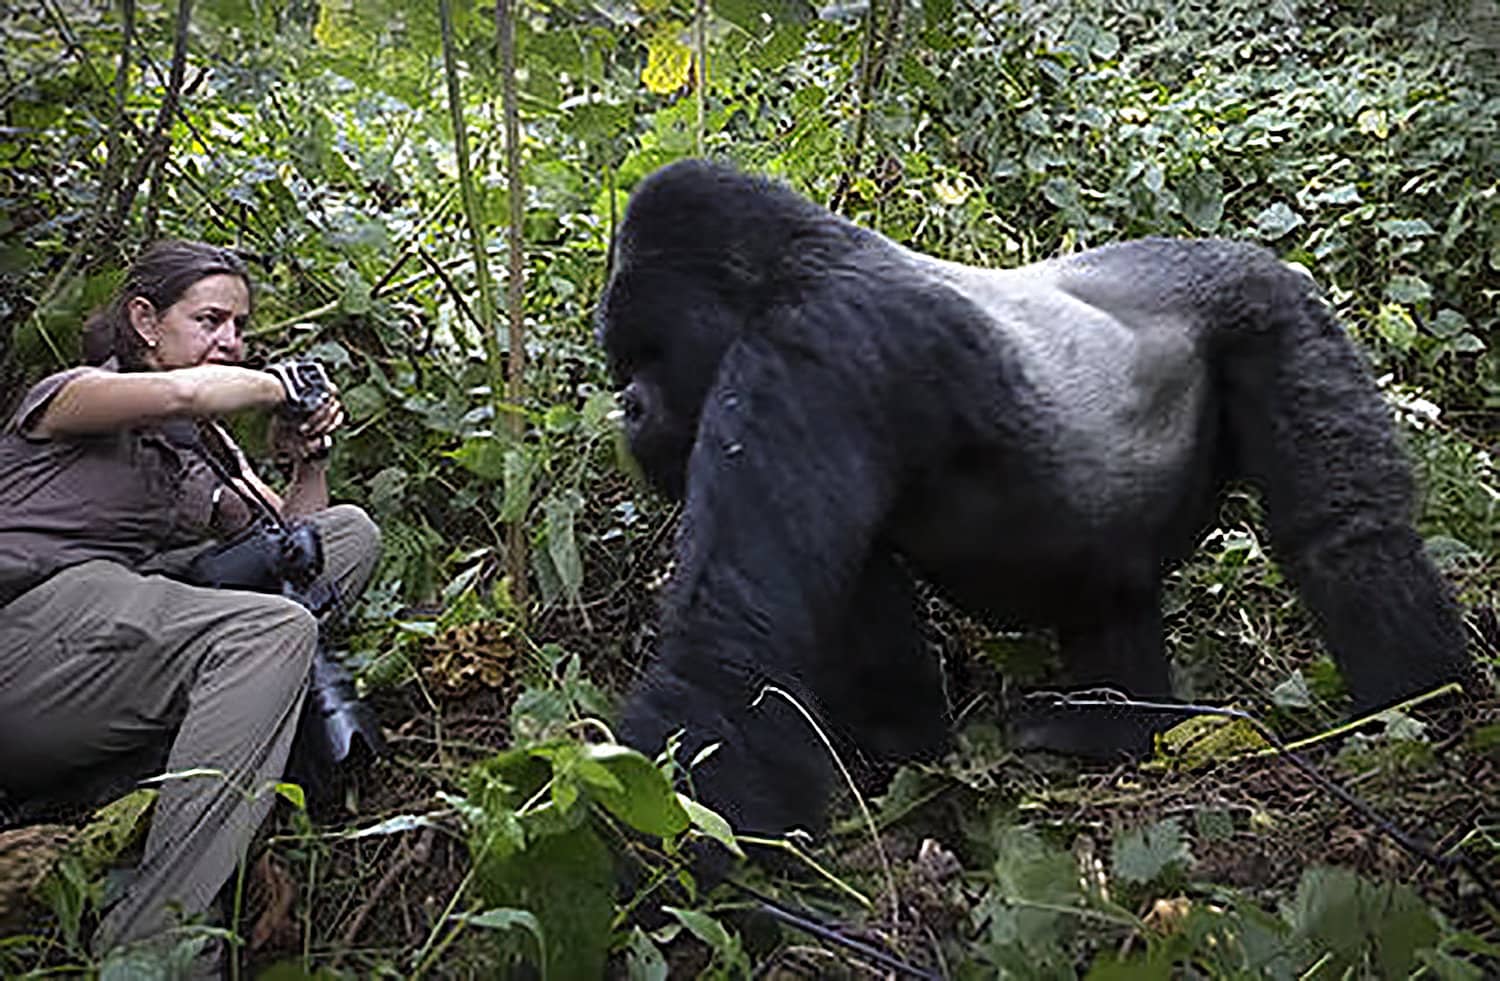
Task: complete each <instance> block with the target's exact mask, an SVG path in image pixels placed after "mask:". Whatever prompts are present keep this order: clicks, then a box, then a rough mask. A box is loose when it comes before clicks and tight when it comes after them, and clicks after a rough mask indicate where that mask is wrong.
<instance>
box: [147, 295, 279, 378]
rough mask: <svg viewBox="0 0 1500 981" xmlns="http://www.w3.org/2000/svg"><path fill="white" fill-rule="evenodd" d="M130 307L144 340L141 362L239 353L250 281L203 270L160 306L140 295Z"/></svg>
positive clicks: (182, 364)
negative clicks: (172, 299) (202, 274)
mask: <svg viewBox="0 0 1500 981" xmlns="http://www.w3.org/2000/svg"><path fill="white" fill-rule="evenodd" d="M129 309H130V323H131V326H132V327H134V328H135V331H136V333H138V334H140V335H141V338H142V339H143V340H145V342H146V345H147V351H146V364H147V365H149V366H150V367H152V368H155V369H156V370H158V371H163V370H166V369H168V368H191V367H193V366H195V365H200V364H209V363H220V364H233V363H235V362H238V361H241V360H243V359H244V354H245V338H244V330H245V324H246V322H247V321H248V320H249V319H250V287H249V286H248V285H247V284H246V283H245V281H244V280H243V279H241V278H240V277H238V276H235V275H231V274H229V273H218V274H215V275H213V276H205V277H203V278H202V279H200V280H198V281H197V282H196V283H194V284H193V285H192V286H189V287H188V288H187V289H186V290H184V291H183V294H182V295H181V296H180V297H178V298H177V302H176V303H174V304H172V305H171V306H169V307H167V308H166V309H165V310H157V309H156V308H155V307H154V306H153V305H152V303H151V301H150V300H148V299H146V298H145V297H143V296H138V297H136V298H135V299H133V300H131V301H130V306H129Z"/></svg>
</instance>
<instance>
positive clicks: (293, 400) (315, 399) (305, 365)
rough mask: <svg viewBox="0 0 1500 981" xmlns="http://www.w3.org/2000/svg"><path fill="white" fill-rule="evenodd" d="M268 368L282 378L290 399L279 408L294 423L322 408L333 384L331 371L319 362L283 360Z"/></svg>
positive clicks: (283, 415) (287, 396)
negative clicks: (329, 375) (329, 376)
mask: <svg viewBox="0 0 1500 981" xmlns="http://www.w3.org/2000/svg"><path fill="white" fill-rule="evenodd" d="M266 371H268V372H270V373H271V374H273V375H275V376H276V377H277V379H279V380H280V381H281V387H282V388H284V389H285V390H286V401H285V402H283V403H282V404H281V406H280V407H279V408H278V409H277V411H278V412H279V413H280V414H281V416H282V417H283V418H285V419H289V420H291V421H292V422H303V421H305V420H306V419H307V417H308V416H310V415H312V414H313V413H314V412H316V411H317V410H318V407H319V406H321V405H322V404H323V403H324V402H326V401H328V395H329V392H330V390H331V389H332V387H333V384H332V382H330V381H329V380H328V372H326V371H324V370H323V366H322V365H321V364H318V362H316V361H282V362H278V363H277V364H273V365H269V366H267V368H266Z"/></svg>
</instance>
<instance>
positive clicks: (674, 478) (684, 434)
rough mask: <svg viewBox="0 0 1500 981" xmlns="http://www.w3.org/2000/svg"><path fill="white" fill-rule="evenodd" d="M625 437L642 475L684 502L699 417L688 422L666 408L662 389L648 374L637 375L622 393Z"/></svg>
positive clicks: (621, 405)
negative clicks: (690, 456)
mask: <svg viewBox="0 0 1500 981" xmlns="http://www.w3.org/2000/svg"><path fill="white" fill-rule="evenodd" d="M620 408H621V409H622V410H623V412H624V416H625V438H626V440H627V441H628V442H629V444H630V453H631V455H632V456H634V457H635V461H636V463H638V464H640V467H641V472H642V473H643V474H645V476H646V479H647V480H648V481H650V482H651V485H652V486H653V487H655V488H656V489H657V490H658V491H660V492H661V493H662V494H665V495H666V496H667V497H669V498H671V499H672V500H674V501H680V500H682V495H683V492H684V490H685V488H686V485H687V460H688V456H689V455H690V454H691V453H692V450H693V438H694V436H695V435H696V429H697V425H696V421H697V420H696V414H695V415H694V416H693V418H691V419H689V418H687V417H685V416H684V415H683V414H682V413H680V412H673V411H672V410H671V408H669V407H668V405H667V399H666V395H665V392H664V391H663V389H662V387H661V386H660V385H659V384H657V382H656V381H655V380H654V379H653V378H652V373H651V372H649V371H637V372H635V373H634V374H633V375H632V376H631V378H630V381H629V382H628V383H627V384H626V385H625V387H624V389H622V390H621V392H620Z"/></svg>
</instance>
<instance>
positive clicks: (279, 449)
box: [270, 381, 345, 463]
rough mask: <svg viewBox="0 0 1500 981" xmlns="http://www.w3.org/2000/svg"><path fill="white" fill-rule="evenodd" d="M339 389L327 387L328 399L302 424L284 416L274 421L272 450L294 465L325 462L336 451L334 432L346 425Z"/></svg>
mask: <svg viewBox="0 0 1500 981" xmlns="http://www.w3.org/2000/svg"><path fill="white" fill-rule="evenodd" d="M338 392H339V390H338V387H337V386H336V385H334V384H333V382H331V381H330V382H329V383H328V395H327V397H326V398H325V399H324V400H323V402H322V404H320V405H319V406H318V407H317V408H316V409H314V410H313V414H312V415H310V416H308V417H307V418H306V419H304V420H303V421H302V422H301V423H294V422H292V421H290V420H288V419H286V418H284V417H283V416H281V415H274V416H272V417H271V437H270V441H271V448H272V450H273V451H274V452H275V453H276V455H277V456H283V457H290V458H291V460H292V462H293V463H303V462H305V461H308V460H323V459H326V458H327V457H328V451H329V450H330V449H331V448H332V447H333V437H332V434H333V431H334V430H335V429H338V428H339V427H340V426H342V425H343V424H344V419H345V415H344V404H343V403H342V402H340V401H339V398H338Z"/></svg>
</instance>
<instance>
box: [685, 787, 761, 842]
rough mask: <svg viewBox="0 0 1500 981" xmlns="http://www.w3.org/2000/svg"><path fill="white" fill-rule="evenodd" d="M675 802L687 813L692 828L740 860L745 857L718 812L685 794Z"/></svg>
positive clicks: (732, 830)
mask: <svg viewBox="0 0 1500 981" xmlns="http://www.w3.org/2000/svg"><path fill="white" fill-rule="evenodd" d="M677 801H678V803H680V804H681V805H682V807H683V810H685V811H687V815H688V819H689V820H690V821H692V822H693V827H694V828H696V829H698V831H699V832H701V833H702V834H705V835H707V836H708V837H710V838H712V839H713V840H714V841H717V842H718V843H719V844H721V845H723V846H724V847H725V848H727V849H729V851H730V853H731V854H733V855H736V856H738V857H740V858H744V857H745V852H744V851H743V850H742V849H741V848H740V844H739V842H737V841H735V840H734V829H733V828H731V827H730V826H729V822H728V821H726V820H724V818H723V816H721V815H720V814H719V812H718V811H715V810H712V809H710V808H708V807H705V806H704V805H702V804H700V803H698V802H697V801H695V800H693V799H692V798H691V797H688V796H687V795H685V794H678V795H677Z"/></svg>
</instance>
